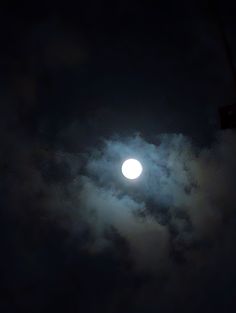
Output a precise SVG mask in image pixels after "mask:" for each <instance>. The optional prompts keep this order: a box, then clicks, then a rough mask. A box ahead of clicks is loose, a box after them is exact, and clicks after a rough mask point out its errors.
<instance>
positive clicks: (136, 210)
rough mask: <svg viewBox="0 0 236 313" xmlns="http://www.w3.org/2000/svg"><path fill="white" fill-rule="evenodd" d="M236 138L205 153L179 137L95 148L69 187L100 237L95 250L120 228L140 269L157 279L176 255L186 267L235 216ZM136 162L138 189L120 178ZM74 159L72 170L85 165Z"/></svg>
mask: <svg viewBox="0 0 236 313" xmlns="http://www.w3.org/2000/svg"><path fill="white" fill-rule="evenodd" d="M234 139H235V134H234V133H233V132H231V131H229V132H224V133H222V134H220V135H219V136H218V137H217V139H216V142H215V143H214V144H213V145H212V146H211V147H208V148H200V147H196V146H194V144H193V143H192V142H191V141H190V140H189V138H187V137H185V136H183V135H178V134H172V135H171V134H169V135H160V136H157V137H156V142H155V144H153V143H149V142H148V141H146V140H145V139H144V138H142V137H141V136H139V135H134V136H133V137H128V138H118V137H116V138H112V139H108V140H104V141H103V143H102V144H101V147H100V148H92V149H89V151H88V153H87V155H84V156H83V158H84V163H85V165H84V169H83V175H81V174H80V173H79V171H78V175H77V176H76V175H75V179H74V180H73V182H72V183H71V185H69V187H67V188H68V190H70V191H71V192H72V190H73V193H77V198H76V201H77V205H78V210H80V212H82V215H83V218H84V220H87V221H88V224H89V225H90V229H91V231H92V232H93V234H94V238H95V240H94V243H93V245H92V247H91V249H92V250H93V251H100V249H103V248H104V247H106V246H107V245H109V242H108V241H107V238H106V237H105V233H106V229H108V228H109V227H113V228H114V229H116V230H117V232H118V233H119V235H120V236H121V237H123V238H124V239H125V240H127V242H128V244H129V246H130V251H131V256H132V258H133V260H134V262H135V263H136V266H137V267H138V268H143V269H144V268H145V269H147V270H149V269H151V270H154V271H155V270H156V271H157V272H158V271H159V269H161V268H162V266H163V264H169V263H168V262H169V261H170V260H171V257H172V256H174V258H177V256H178V257H180V259H183V260H184V259H186V258H188V255H189V249H194V247H196V245H198V243H199V242H202V241H208V240H210V241H211V240H213V239H214V236H216V233H217V231H218V230H219V229H220V228H221V227H224V226H223V225H224V223H225V219H227V218H229V217H230V215H231V214H232V213H233V209H234V203H235V196H234V192H233V189H234V186H235V177H234V175H233V174H232V173H233V169H234V168H235V165H234V160H233V155H234V153H235V150H236V145H235V141H234ZM129 157H135V158H137V159H139V160H140V161H141V162H142V164H143V167H144V173H143V176H142V177H140V178H139V179H138V180H137V181H134V182H130V181H128V180H126V179H125V178H124V177H123V176H122V174H121V171H120V167H121V164H122V162H123V161H124V160H125V159H126V158H129ZM67 159H68V160H70V167H71V169H73V167H74V166H75V167H76V164H77V163H80V162H81V156H79V155H78V156H77V157H75V156H73V158H72V157H71V158H70V156H69V155H68V156H67ZM72 159H73V161H72ZM222 182H225V183H224V184H222ZM72 186H73V187H72Z"/></svg>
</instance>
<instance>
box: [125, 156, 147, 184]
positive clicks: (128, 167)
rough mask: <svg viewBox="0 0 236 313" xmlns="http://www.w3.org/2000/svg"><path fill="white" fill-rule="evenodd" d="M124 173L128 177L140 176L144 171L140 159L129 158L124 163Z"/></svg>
mask: <svg viewBox="0 0 236 313" xmlns="http://www.w3.org/2000/svg"><path fill="white" fill-rule="evenodd" d="M121 171H122V174H123V175H124V176H125V177H126V178H128V179H136V178H138V177H139V176H140V175H141V174H142V171H143V167H142V165H141V163H140V162H139V161H138V160H135V159H128V160H126V161H125V162H124V163H123V164H122V168H121Z"/></svg>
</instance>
